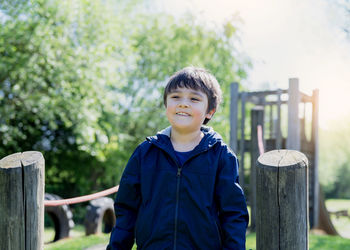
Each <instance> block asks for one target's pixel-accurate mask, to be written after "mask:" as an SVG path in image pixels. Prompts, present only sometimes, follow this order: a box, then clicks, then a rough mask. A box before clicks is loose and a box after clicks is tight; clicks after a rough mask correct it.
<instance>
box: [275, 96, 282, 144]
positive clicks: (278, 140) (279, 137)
mask: <svg viewBox="0 0 350 250" xmlns="http://www.w3.org/2000/svg"><path fill="white" fill-rule="evenodd" d="M281 95H282V90H281V89H278V90H277V126H276V149H281V148H282V133H281V105H282V100H281Z"/></svg>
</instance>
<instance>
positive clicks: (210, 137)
mask: <svg viewBox="0 0 350 250" xmlns="http://www.w3.org/2000/svg"><path fill="white" fill-rule="evenodd" d="M201 131H202V132H203V133H204V137H203V138H202V140H201V142H200V143H199V145H197V146H196V147H195V148H194V150H193V151H196V152H197V151H205V150H207V149H209V148H210V147H212V146H214V145H215V143H217V142H218V141H219V140H222V138H221V136H220V135H219V134H218V133H216V132H215V131H214V130H213V129H212V128H211V127H208V126H202V127H201ZM170 135H171V126H169V127H167V128H165V129H163V130H161V131H159V132H158V133H157V134H156V135H154V136H150V137H147V138H146V139H147V140H148V141H149V142H151V143H153V144H154V145H156V146H158V147H160V148H162V149H164V150H166V151H167V152H170V151H174V148H173V146H172V144H171V141H170Z"/></svg>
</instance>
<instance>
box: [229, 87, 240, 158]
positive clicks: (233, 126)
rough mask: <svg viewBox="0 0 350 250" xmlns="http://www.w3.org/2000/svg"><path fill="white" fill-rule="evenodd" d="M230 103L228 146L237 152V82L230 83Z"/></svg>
mask: <svg viewBox="0 0 350 250" xmlns="http://www.w3.org/2000/svg"><path fill="white" fill-rule="evenodd" d="M230 92H231V103H230V147H231V149H232V150H233V151H234V152H237V121H238V83H237V82H234V83H231V87H230Z"/></svg>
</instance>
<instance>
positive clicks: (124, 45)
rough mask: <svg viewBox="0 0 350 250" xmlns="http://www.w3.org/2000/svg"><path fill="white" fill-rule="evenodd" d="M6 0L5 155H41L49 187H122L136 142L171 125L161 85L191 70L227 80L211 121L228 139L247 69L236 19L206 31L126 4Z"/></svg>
mask: <svg viewBox="0 0 350 250" xmlns="http://www.w3.org/2000/svg"><path fill="white" fill-rule="evenodd" d="M0 3H1V5H0V24H1V29H0V142H1V146H0V157H4V156H6V155H8V154H11V153H14V152H18V151H26V150H38V151H41V152H43V154H44V157H45V159H46V189H47V190H48V191H51V192H55V193H57V194H59V195H61V196H64V197H68V196H72V195H76V194H82V193H91V192H93V191H96V190H99V189H102V188H105V187H111V186H112V185H116V184H117V183H118V180H119V178H120V174H121V171H122V169H123V168H124V166H125V164H126V161H127V159H128V157H129V156H130V155H131V153H132V151H133V150H134V148H135V147H136V145H137V144H138V143H140V142H141V141H142V140H144V138H145V137H146V136H148V135H152V134H154V133H155V132H156V131H158V130H160V129H162V128H163V127H165V126H167V121H166V119H165V115H164V110H163V109H164V108H163V103H162V90H163V87H164V85H165V83H166V80H167V78H168V77H169V76H170V75H171V74H173V73H174V72H175V71H177V70H179V69H181V68H182V67H185V66H188V65H196V66H202V67H205V68H207V69H209V70H210V71H211V72H212V73H213V74H214V75H215V76H216V77H217V78H218V81H219V82H220V83H221V86H222V89H223V92H224V102H223V105H222V107H221V108H220V109H219V111H218V112H217V114H216V115H215V117H214V119H213V121H212V122H211V123H210V124H209V125H212V126H214V127H215V129H216V130H218V131H219V132H220V133H221V134H222V135H223V137H224V138H225V139H226V140H227V139H228V131H229V121H228V117H229V114H228V111H229V84H230V83H231V82H232V81H239V80H240V79H241V78H244V77H245V68H246V67H249V63H248V61H247V59H246V58H245V57H244V56H243V55H240V54H239V51H238V50H237V49H236V46H235V44H236V43H237V41H238V37H237V33H236V25H235V23H234V21H228V22H227V23H225V24H224V25H223V26H220V27H218V26H215V27H207V26H205V25H203V24H201V23H199V22H198V20H196V18H194V17H193V16H190V15H187V16H184V17H182V18H180V19H175V18H174V17H173V16H171V15H167V14H160V13H147V12H145V11H144V10H142V8H136V7H135V6H136V3H135V2H131V3H127V1H126V2H123V1H117V2H115V1H106V0H99V1H86V0H76V1H68V0H61V1H58V0H49V1H47V0H32V1H1V2H0ZM72 190H74V191H72Z"/></svg>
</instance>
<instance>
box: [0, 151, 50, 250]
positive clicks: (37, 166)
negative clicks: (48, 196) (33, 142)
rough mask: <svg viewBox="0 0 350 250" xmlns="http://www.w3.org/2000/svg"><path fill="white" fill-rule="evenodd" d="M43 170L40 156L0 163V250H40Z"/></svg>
mask: <svg viewBox="0 0 350 250" xmlns="http://www.w3.org/2000/svg"><path fill="white" fill-rule="evenodd" d="M44 169H45V163H44V158H43V156H42V154H41V153H40V152H35V151H29V152H24V153H15V154H12V155H9V156H7V157H5V158H3V159H1V160H0V183H1V185H0V214H1V216H0V239H1V240H0V249H10V250H11V249H13V250H21V249H43V246H44V244H43V243H44V241H43V232H44V177H45V173H44V171H45V170H44Z"/></svg>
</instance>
